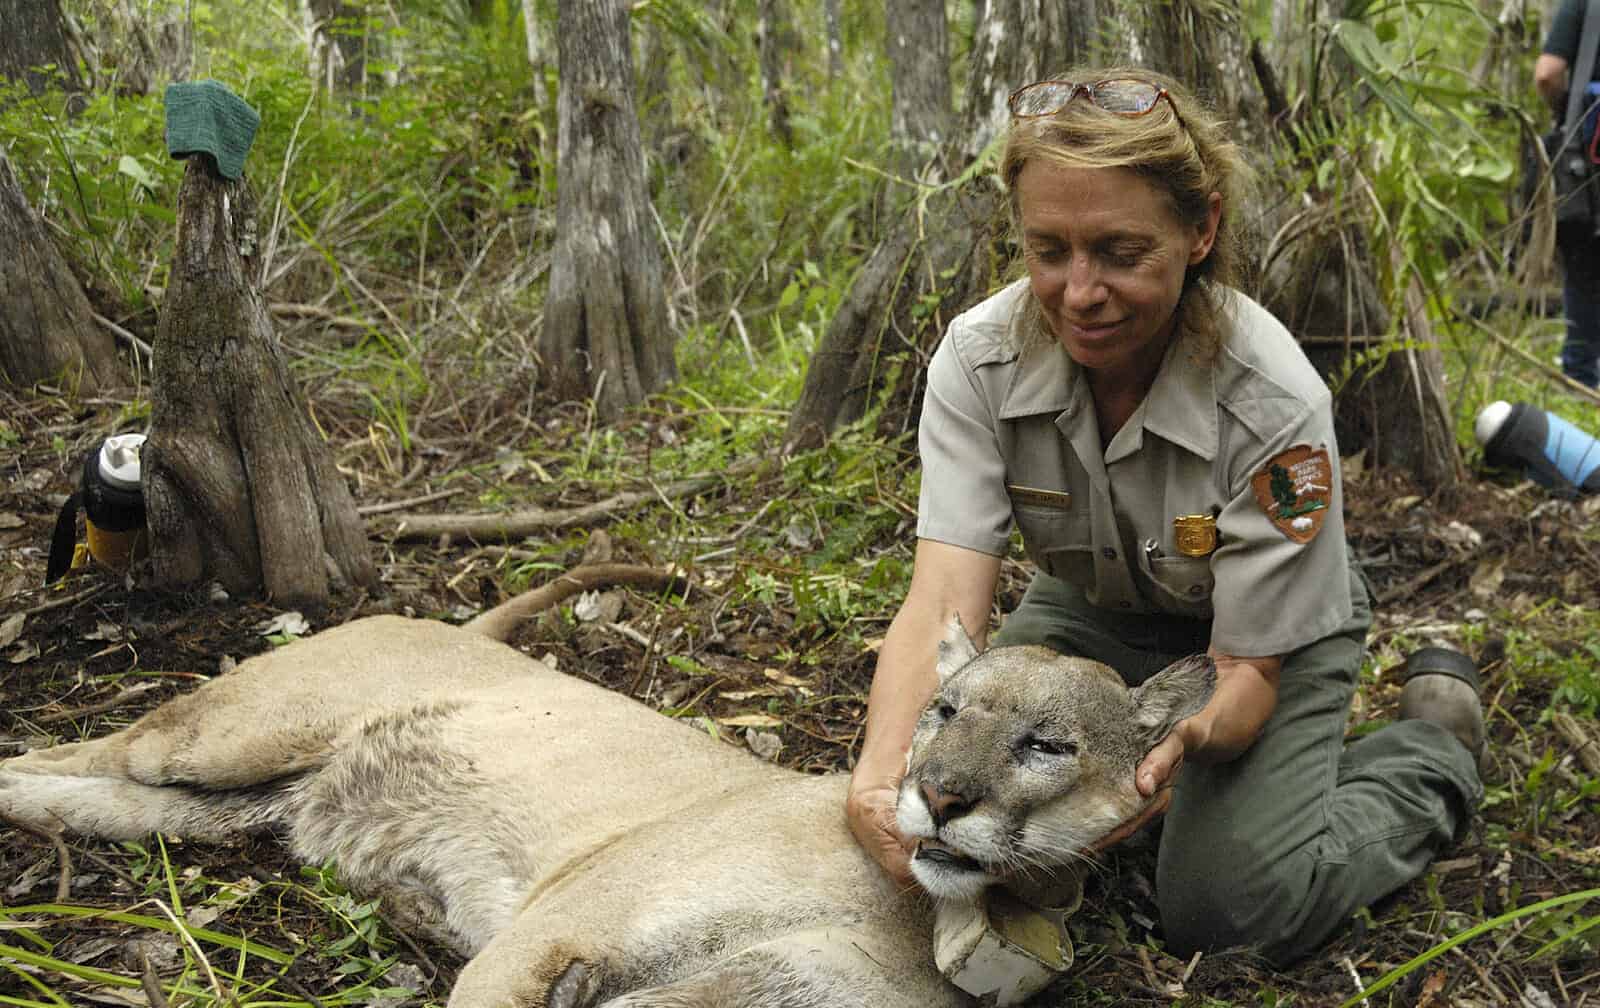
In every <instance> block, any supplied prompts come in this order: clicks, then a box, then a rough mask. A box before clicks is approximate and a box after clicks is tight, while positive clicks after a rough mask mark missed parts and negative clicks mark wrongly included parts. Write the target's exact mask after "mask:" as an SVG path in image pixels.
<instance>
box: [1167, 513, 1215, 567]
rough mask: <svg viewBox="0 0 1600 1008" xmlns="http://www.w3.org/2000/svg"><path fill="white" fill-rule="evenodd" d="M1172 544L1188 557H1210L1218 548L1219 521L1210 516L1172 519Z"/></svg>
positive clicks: (1193, 515)
mask: <svg viewBox="0 0 1600 1008" xmlns="http://www.w3.org/2000/svg"><path fill="white" fill-rule="evenodd" d="M1172 542H1173V545H1174V546H1176V547H1177V548H1178V552H1179V553H1181V554H1182V555H1184V556H1186V557H1203V556H1210V555H1211V553H1212V551H1214V550H1215V549H1216V548H1217V519H1216V518H1214V517H1212V516H1211V515H1208V514H1191V515H1179V516H1178V517H1176V518H1174V519H1172Z"/></svg>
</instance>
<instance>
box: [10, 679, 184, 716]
mask: <svg viewBox="0 0 1600 1008" xmlns="http://www.w3.org/2000/svg"><path fill="white" fill-rule="evenodd" d="M158 685H160V684H159V683H153V682H143V683H134V684H133V685H132V686H129V687H128V688H127V689H124V690H122V691H121V692H120V693H118V694H117V695H116V696H114V697H112V698H111V699H109V700H101V701H99V702H97V703H92V704H85V705H84V706H82V707H71V708H68V709H67V710H61V711H56V712H55V713H53V714H44V715H41V716H39V717H36V718H34V719H33V720H34V723H35V724H60V723H61V722H62V721H71V720H73V719H74V718H80V717H89V716H90V715H92V714H104V713H105V712H106V711H109V710H116V709H117V708H118V707H121V706H122V705H123V704H125V703H127V702H128V701H129V700H132V699H133V698H134V697H136V696H138V695H139V694H140V693H148V692H149V691H150V690H153V689H155V688H156V687H157V686H158Z"/></svg>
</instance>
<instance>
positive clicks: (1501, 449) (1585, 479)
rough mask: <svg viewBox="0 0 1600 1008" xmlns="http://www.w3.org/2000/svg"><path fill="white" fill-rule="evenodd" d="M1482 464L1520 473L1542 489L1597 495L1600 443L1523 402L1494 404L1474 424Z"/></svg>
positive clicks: (1599, 485) (1599, 473) (1599, 489)
mask: <svg viewBox="0 0 1600 1008" xmlns="http://www.w3.org/2000/svg"><path fill="white" fill-rule="evenodd" d="M1473 433H1474V434H1475V435H1476V436H1477V438H1478V443H1479V444H1481V445H1483V458H1484V461H1485V462H1487V463H1489V464H1490V465H1492V466H1497V467H1501V468H1507V469H1523V470H1526V471H1527V473H1528V475H1529V476H1531V477H1533V479H1534V480H1536V481H1538V482H1540V483H1543V484H1544V485H1545V486H1549V487H1556V488H1560V489H1566V490H1569V491H1578V492H1581V493H1600V440H1596V439H1595V437H1594V436H1593V435H1591V434H1588V433H1585V432H1584V431H1582V430H1580V429H1579V428H1577V427H1575V426H1573V425H1572V424H1570V423H1568V422H1567V421H1565V420H1563V419H1561V418H1560V417H1558V416H1555V415H1554V414H1551V413H1546V412H1545V411H1544V410H1542V409H1540V408H1539V407H1537V406H1532V405H1529V404H1528V403H1516V404H1515V405H1513V404H1512V403H1508V402H1504V401H1497V402H1492V403H1490V404H1489V405H1487V406H1485V407H1484V408H1483V409H1482V410H1481V411H1480V412H1479V413H1478V419H1477V422H1476V423H1475V424H1474V425H1473Z"/></svg>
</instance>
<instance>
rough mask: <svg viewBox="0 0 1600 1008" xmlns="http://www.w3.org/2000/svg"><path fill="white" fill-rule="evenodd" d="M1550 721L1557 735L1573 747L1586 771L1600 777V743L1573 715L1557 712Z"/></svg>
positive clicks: (1590, 774) (1573, 752) (1592, 775)
mask: <svg viewBox="0 0 1600 1008" xmlns="http://www.w3.org/2000/svg"><path fill="white" fill-rule="evenodd" d="M1550 720H1551V721H1552V722H1553V723H1554V724H1555V727H1556V734H1558V735H1560V736H1561V737H1562V738H1563V739H1565V740H1566V742H1567V744H1568V745H1570V746H1571V747H1572V754H1573V755H1574V756H1576V757H1577V759H1578V762H1579V763H1582V764H1583V769H1584V771H1585V772H1587V773H1588V774H1589V776H1591V777H1600V742H1597V741H1595V739H1594V738H1593V737H1591V736H1590V735H1589V733H1588V732H1586V731H1584V730H1583V725H1581V724H1579V723H1578V719H1577V718H1575V717H1573V716H1572V715H1571V714H1568V713H1566V712H1564V711H1557V712H1556V713H1555V714H1553V715H1552V716H1551V719H1550Z"/></svg>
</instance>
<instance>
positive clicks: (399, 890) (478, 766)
mask: <svg viewBox="0 0 1600 1008" xmlns="http://www.w3.org/2000/svg"><path fill="white" fill-rule="evenodd" d="M940 675H941V679H942V686H941V690H940V692H939V695H938V696H936V697H935V699H934V701H933V703H932V704H931V705H930V706H929V709H928V711H927V713H925V714H924V716H923V720H922V724H921V725H920V726H919V728H918V731H917V735H916V738H915V741H914V744H913V751H912V755H911V759H910V763H909V766H910V772H909V773H908V775H907V778H906V781H905V784H904V786H903V788H902V791H901V816H900V818H901V826H902V829H905V830H908V831H910V832H911V833H912V834H913V835H916V836H918V837H919V838H920V839H922V840H923V841H924V842H925V844H926V847H925V849H924V850H923V851H922V852H920V853H919V854H918V856H917V859H916V861H915V862H914V871H915V872H916V874H917V877H918V879H919V881H920V882H921V883H922V884H923V886H924V887H925V888H926V889H927V890H928V893H918V892H915V891H913V892H903V891H899V890H898V889H897V887H896V886H895V885H894V884H893V883H892V882H890V880H889V879H888V878H887V877H886V876H885V875H884V874H883V872H881V871H880V870H879V869H878V868H877V866H876V865H875V864H873V863H872V862H871V861H870V860H869V859H868V858H867V856H866V855H865V854H864V853H862V851H861V850H860V849H859V848H858V847H857V845H856V843H855V841H854V840H853V839H852V838H851V835H850V832H849V830H848V829H847V828H846V825H845V818H844V798H845V786H846V778H845V777H844V776H843V775H830V776H820V777H819V776H807V775H804V774H800V773H796V772H793V771H789V770H784V769H781V768H778V767H775V766H772V765H770V764H767V763H764V762H762V761H760V760H758V759H756V758H755V757H753V756H752V755H750V754H749V753H746V752H744V751H743V750H742V749H738V748H735V747H733V746H730V745H726V744H724V743H721V742H718V741H716V740H714V739H711V738H709V737H708V736H707V735H706V734H705V733H704V732H703V731H699V730H697V729H695V728H693V727H692V726H690V725H687V724H683V723H680V722H676V721H673V720H670V719H668V718H665V717H662V716H661V715H659V714H657V713H655V712H654V711H652V710H650V709H649V708H647V707H645V706H643V705H641V704H638V703H636V702H634V701H633V700H630V699H628V698H626V697H623V696H620V695H618V694H615V693H611V692H608V691H607V690H605V689H603V688H601V687H599V686H596V685H593V684H591V683H588V682H584V681H582V680H579V679H575V678H571V677H569V676H566V675H562V674H559V673H556V672H554V671H552V670H551V669H549V668H548V667H546V666H545V665H543V664H541V663H540V662H538V661H535V660H534V659H532V658H529V657H528V656H526V655H524V654H522V653H520V652H518V651H516V650H514V649H512V648H510V647H507V646H505V645H503V644H500V643H497V642H496V641H494V640H491V639H489V638H487V637H484V636H482V635H480V634H477V633H474V632H471V631H470V630H467V629H462V628H457V627H451V626H448V625H445V624H442V623H436V622H429V621H423V620H407V619H401V618H399V617H388V616H378V617H371V618H368V619H363V620H359V621H356V622H353V623H350V624H346V625H345V626H341V627H338V628H336V629H332V630H329V631H326V632H324V633H321V634H318V635H316V636H314V637H311V638H308V639H306V640H304V641H300V642H297V643H294V644H290V645H288V646H287V647H283V648H281V649H279V650H276V651H273V652H271V653H269V654H264V655H261V656H258V657H256V658H252V659H250V660H248V661H246V662H244V663H243V664H242V665H240V666H239V668H238V669H237V670H235V671H233V672H231V673H229V674H227V675H224V676H221V677H219V678H217V679H215V680H213V681H211V682H209V683H207V684H206V685H205V686H203V687H202V688H201V689H199V690H197V691H196V692H194V693H191V694H188V695H186V696H182V697H178V698H176V699H174V700H172V701H170V702H168V703H166V704H165V705H163V706H162V707H160V708H158V709H156V710H155V711H152V712H151V713H150V714H148V715H146V716H145V717H144V718H142V719H141V720H139V721H138V722H136V723H135V724H133V725H132V726H130V727H129V728H127V729H125V730H123V731H120V732H117V733H116V734H113V735H110V736H108V737H106V738H102V739H98V740H94V741H90V742H81V743H73V744H68V745H61V746H56V747H54V748H48V749H41V750H36V751H33V752H29V753H26V754H24V755H22V756H19V757H16V758H14V759H9V760H6V761H4V762H0V816H4V817H7V818H10V819H13V820H16V821H20V822H22V823H25V824H28V825H31V826H33V827H35V828H37V829H40V830H45V831H51V832H54V831H58V830H61V829H63V828H64V829H67V830H71V831H73V832H77V833H83V834H91V835H94V836H100V837H108V838H124V839H127V838H136V837H140V836H143V835H146V834H148V833H151V832H154V831H161V832H165V833H171V834H177V835H181V836H186V837H193V838H198V839H204V838H218V837H222V836H224V835H226V834H229V833H233V832H237V831H241V830H253V829H262V828H268V827H278V828H280V829H281V830H282V831H283V832H284V833H286V835H287V837H288V842H289V843H290V844H291V846H292V849H293V851H294V853H295V855H296V856H297V857H299V858H303V859H305V860H306V861H309V862H312V863H321V862H325V861H332V862H334V863H335V864H336V866H337V868H338V870H339V872H340V874H341V876H342V878H343V879H344V880H345V881H346V882H347V883H349V884H350V885H351V886H353V887H355V888H358V889H361V890H364V891H366V892H368V893H373V894H379V895H381V896H382V898H383V900H384V902H385V905H386V907H387V908H388V909H390V910H391V911H392V912H394V913H395V914H396V915H398V916H399V917H400V918H401V919H402V920H404V921H406V922H407V923H408V924H410V925H411V926H414V927H417V928H419V929H422V930H425V931H427V932H428V933H430V934H431V935H432V936H434V937H436V938H438V939H440V940H443V941H445V942H447V943H448V944H450V945H452V946H454V947H455V948H457V949H460V950H461V951H462V952H463V953H464V954H466V955H468V956H471V957H472V959H471V961H470V962H469V963H468V964H467V966H466V968H465V969H464V970H463V971H462V973H461V976H460V978H459V980H458V982H457V984H456V986H455V989H454V992H453V994H452V996H451V998H450V1004H451V1005H452V1006H455V1008H491V1006H493V1008H510V1006H541V1008H542V1006H551V1008H567V1006H591V1005H595V1006H598V1005H604V1006H607V1008H624V1006H627V1008H643V1006H658V1008H666V1006H688V1005H694V1006H719V1008H823V1006H827V1008H838V1006H851V1005H856V1006H862V1008H869V1006H870V1008H884V1006H900V1005H904V1006H915V1008H936V1006H944V1005H949V1006H957V1005H965V1004H969V1003H970V1001H969V999H968V998H967V996H966V995H964V994H962V993H961V992H960V991H958V990H957V989H956V988H955V987H953V986H951V985H950V984H948V983H946V982H945V980H944V979H943V978H942V977H941V976H940V974H939V972H938V970H937V969H935V967H934V962H933V956H932V951H931V939H930V930H931V926H932V925H931V922H932V920H933V916H934V913H933V905H932V904H933V902H934V901H937V900H941V899H944V900H970V899H972V898H973V897H974V895H975V894H976V893H977V892H978V891H980V890H981V889H982V888H983V887H985V886H988V885H992V884H995V883H997V882H1000V881H1003V880H1007V879H1012V880H1015V878H1016V875H1017V872H1018V871H1019V870H1021V869H1022V868H1023V867H1024V866H1026V867H1027V868H1028V869H1029V870H1030V871H1036V872H1038V871H1043V872H1048V871H1050V870H1051V869H1055V868H1059V867H1061V866H1065V865H1067V864H1069V863H1071V862H1073V861H1076V860H1080V859H1081V858H1082V857H1083V852H1084V850H1085V849H1086V848H1088V847H1089V846H1090V845H1091V844H1092V843H1093V841H1095V840H1096V839H1098V838H1100V837H1102V836H1104V835H1105V834H1106V833H1107V832H1109V831H1110V830H1111V829H1112V828H1113V827H1115V826H1116V825H1118V824H1119V823H1122V822H1124V821H1125V820H1127V819H1129V818H1130V817H1131V816H1133V815H1134V814H1135V813H1136V812H1137V811H1138V810H1139V809H1140V807H1141V805H1142V799H1141V798H1140V797H1139V796H1138V794H1137V792H1136V791H1135V789H1134V783H1133V780H1134V767H1135V765H1136V764H1137V762H1138V761H1139V759H1140V758H1141V757H1142V756H1143V754H1144V753H1145V752H1146V751H1147V750H1148V749H1149V748H1150V747H1151V746H1152V745H1153V744H1154V743H1155V742H1156V741H1157V740H1159V739H1160V738H1161V737H1162V736H1164V735H1165V734H1166V732H1167V731H1168V729H1169V728H1170V727H1171V726H1172V724H1174V723H1175V722H1176V721H1178V720H1180V719H1182V718H1183V717H1186V716H1188V715H1189V714H1191V713H1193V712H1194V711H1196V710H1198V709H1199V708H1200V707H1201V706H1202V705H1203V704H1204V702H1205V700H1206V697H1207V696H1208V695H1209V693H1210V689H1211V682H1212V669H1211V667H1210V663H1209V661H1207V660H1206V659H1205V658H1204V657H1203V656H1200V657H1197V658H1194V659H1187V660H1185V661H1183V662H1179V663H1178V664H1176V665H1174V666H1172V667H1171V668H1169V669H1167V670H1166V671H1164V672H1162V673H1161V674H1160V675H1159V676H1157V677H1155V678H1154V679H1152V680H1151V681H1150V682H1149V683H1147V684H1146V685H1144V686H1143V687H1141V688H1140V689H1138V690H1135V691H1133V692H1131V693H1130V692H1129V691H1128V690H1127V689H1126V688H1125V687H1124V686H1123V685H1122V683H1121V682H1120V680H1118V679H1117V678H1116V677H1115V676H1114V675H1113V674H1112V673H1111V672H1110V670H1108V669H1106V668H1105V667H1104V666H1101V665H1098V664H1096V663H1094V662H1089V661H1084V660H1081V659H1073V658H1063V657H1060V656H1057V655H1055V654H1053V653H1051V652H1048V651H1045V650H1042V649H1039V648H1033V647H1017V648H998V649H995V650H991V651H988V652H986V653H984V654H983V655H981V656H979V655H977V654H976V653H975V651H974V649H973V645H972V643H971V641H970V640H968V638H967V636H966V634H965V632H964V631H963V630H962V629H961V627H960V624H959V622H954V621H952V625H951V633H950V635H949V639H947V640H946V641H945V642H944V644H942V645H941V646H940ZM1035 743H1043V744H1035ZM954 789H959V792H960V796H961V801H960V802H959V803H951V802H950V801H949V793H950V792H951V791H952V790H954ZM930 801H932V802H934V803H936V804H937V805H938V806H939V808H940V812H939V814H938V815H937V816H934V815H930V814H929V808H930V806H929V804H928V803H929V802H930ZM929 894H931V895H932V897H933V900H930V899H929V898H928V896H929Z"/></svg>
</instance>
